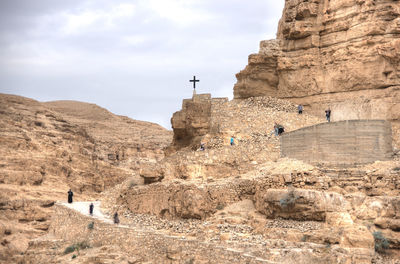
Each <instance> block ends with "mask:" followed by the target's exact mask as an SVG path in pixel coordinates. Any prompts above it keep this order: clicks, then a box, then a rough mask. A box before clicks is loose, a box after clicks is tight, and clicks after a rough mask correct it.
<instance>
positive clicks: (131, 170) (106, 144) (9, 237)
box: [0, 94, 172, 260]
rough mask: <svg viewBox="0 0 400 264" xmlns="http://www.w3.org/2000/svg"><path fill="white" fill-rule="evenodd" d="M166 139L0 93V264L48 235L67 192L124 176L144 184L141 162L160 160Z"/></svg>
mask: <svg viewBox="0 0 400 264" xmlns="http://www.w3.org/2000/svg"><path fill="white" fill-rule="evenodd" d="M171 136H172V135H171V132H170V131H167V130H165V129H164V128H162V127H160V126H158V125H156V124H152V123H148V122H140V121H136V120H132V119H129V118H127V117H121V116H116V115H113V114H112V113H110V112H108V111H107V110H105V109H103V108H101V107H98V106H96V105H92V104H87V103H80V102H65V101H64V102H50V103H40V102H37V101H34V100H31V99H28V98H23V97H19V96H14V95H6V94H0V142H1V144H0V145H1V147H0V154H1V156H2V159H1V161H0V191H1V194H0V211H1V212H2V213H1V214H0V240H1V245H0V259H3V260H5V259H7V257H9V256H11V255H12V254H16V253H19V252H24V250H25V249H26V247H27V246H28V239H30V238H32V237H36V236H38V235H40V234H43V233H44V232H46V230H47V229H48V226H49V219H50V215H51V214H52V210H53V209H52V206H53V205H54V202H55V201H56V200H64V199H65V198H66V191H67V190H68V189H69V188H71V189H72V190H73V191H74V192H75V199H78V200H79V199H86V198H87V197H96V196H97V195H98V193H100V192H102V191H104V190H106V189H107V188H110V187H113V186H114V185H116V184H118V183H120V182H122V181H124V180H126V179H127V178H131V179H132V180H134V181H137V182H140V181H142V179H141V178H140V177H139V176H138V173H137V172H138V168H139V166H140V163H141V162H147V161H148V160H151V161H157V160H160V159H162V158H163V156H164V154H163V150H162V149H163V148H164V147H166V146H167V145H168V144H169V143H170V141H171V139H172V137H171Z"/></svg>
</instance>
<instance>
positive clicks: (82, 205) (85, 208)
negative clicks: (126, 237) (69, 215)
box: [60, 201, 121, 226]
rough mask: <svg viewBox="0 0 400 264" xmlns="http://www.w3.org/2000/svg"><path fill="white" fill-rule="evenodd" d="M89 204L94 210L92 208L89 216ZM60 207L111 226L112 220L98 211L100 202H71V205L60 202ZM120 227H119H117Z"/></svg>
mask: <svg viewBox="0 0 400 264" xmlns="http://www.w3.org/2000/svg"><path fill="white" fill-rule="evenodd" d="M90 203H93V205H94V208H93V215H90V214H89V205H90ZM60 204H61V205H63V206H65V207H68V208H69V209H72V210H75V211H77V212H79V213H81V214H83V215H85V216H89V217H93V218H95V219H97V220H100V221H102V222H104V223H107V224H113V223H114V222H113V220H112V219H110V218H108V217H107V216H105V215H104V214H103V213H102V211H101V209H100V205H101V202H100V201H92V202H91V201H89V202H73V203H65V202H60ZM119 226H121V225H119Z"/></svg>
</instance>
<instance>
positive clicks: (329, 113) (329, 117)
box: [325, 108, 331, 122]
mask: <svg viewBox="0 0 400 264" xmlns="http://www.w3.org/2000/svg"><path fill="white" fill-rule="evenodd" d="M325 116H326V120H327V121H328V122H331V109H330V108H328V110H325Z"/></svg>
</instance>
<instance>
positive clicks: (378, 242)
mask: <svg viewBox="0 0 400 264" xmlns="http://www.w3.org/2000/svg"><path fill="white" fill-rule="evenodd" d="M372 235H373V236H374V240H375V251H376V252H379V253H384V252H385V250H386V249H388V248H389V241H388V239H387V238H386V237H384V236H383V234H382V232H381V231H375V232H374V233H372Z"/></svg>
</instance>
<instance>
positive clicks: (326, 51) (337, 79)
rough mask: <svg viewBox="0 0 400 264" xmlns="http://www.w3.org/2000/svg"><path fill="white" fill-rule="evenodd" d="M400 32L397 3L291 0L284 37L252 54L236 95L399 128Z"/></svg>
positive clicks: (265, 43)
mask: <svg viewBox="0 0 400 264" xmlns="http://www.w3.org/2000/svg"><path fill="white" fill-rule="evenodd" d="M399 32H400V5H399V2H398V1H375V0H357V1H355V0H335V1H329V0H313V1H306V0H304V1H303V0H288V1H286V4H285V8H284V11H283V15H282V18H281V20H280V23H279V28H278V33H277V38H278V40H273V41H263V42H261V45H260V52H259V53H258V54H253V55H250V56H249V65H248V66H247V67H246V69H245V70H243V71H241V72H240V73H239V74H237V79H238V82H237V84H236V85H235V88H234V95H235V98H247V97H251V96H260V95H270V96H276V97H279V98H287V99H291V100H292V101H294V102H295V103H301V104H303V105H304V106H305V110H306V111H309V112H313V113H320V115H323V113H324V112H323V110H324V109H325V108H327V107H330V108H331V109H332V120H334V121H336V120H343V119H386V120H391V121H393V122H392V124H393V125H394V126H396V128H397V127H398V126H399V120H400V111H399V107H400V104H399V102H400V63H399V60H400V34H399ZM266 46H268V47H271V46H273V48H269V49H266V48H265V47H266ZM394 132H395V133H397V132H396V131H394ZM395 141H398V139H397V137H395Z"/></svg>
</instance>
